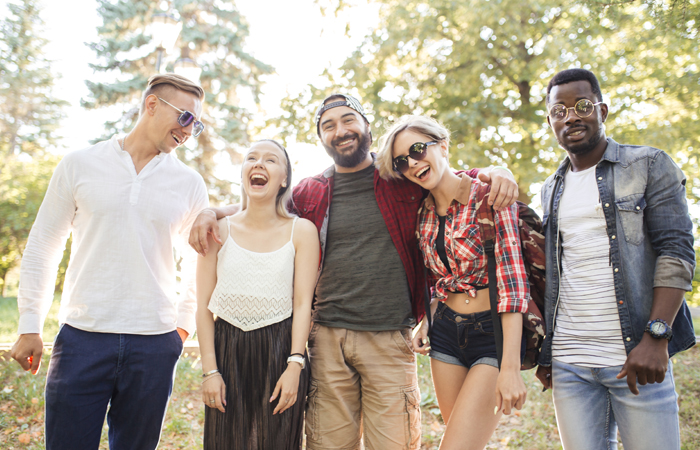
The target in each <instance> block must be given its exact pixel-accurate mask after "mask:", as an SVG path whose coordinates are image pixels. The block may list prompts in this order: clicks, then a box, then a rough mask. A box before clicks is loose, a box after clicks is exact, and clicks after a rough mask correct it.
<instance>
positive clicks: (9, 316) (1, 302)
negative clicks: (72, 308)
mask: <svg viewBox="0 0 700 450" xmlns="http://www.w3.org/2000/svg"><path fill="white" fill-rule="evenodd" d="M60 305H61V296H60V295H55V296H54V299H53V303H51V308H50V309H49V313H48V315H47V316H46V322H44V329H43V331H42V333H41V336H42V338H43V339H44V342H45V343H51V342H52V341H53V340H54V338H55V337H56V335H57V334H58V308H59V306H60ZM0 317H2V320H0V343H8V342H14V341H15V340H16V339H17V327H18V326H19V311H18V310H17V298H15V297H6V298H0Z"/></svg>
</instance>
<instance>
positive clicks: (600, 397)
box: [552, 359, 681, 450]
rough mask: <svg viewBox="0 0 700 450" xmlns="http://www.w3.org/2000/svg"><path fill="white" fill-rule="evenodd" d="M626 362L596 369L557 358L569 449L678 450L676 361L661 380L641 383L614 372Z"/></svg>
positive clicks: (562, 429)
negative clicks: (636, 390) (632, 385)
mask: <svg viewBox="0 0 700 450" xmlns="http://www.w3.org/2000/svg"><path fill="white" fill-rule="evenodd" d="M621 369H622V366H616V367H605V368H601V369H593V368H589V367H582V366H576V365H573V364H566V363H563V362H561V361H558V360H556V359H554V360H553V361H552V397H553V399H554V409H555V410H556V413H557V425H558V426H559V435H560V436H561V441H562V444H563V446H564V449H565V450H601V449H606V450H615V449H617V428H618V426H619V428H620V436H621V438H622V444H623V445H624V447H625V449H631V450H645V449H649V450H652V449H653V450H658V449H664V450H678V449H680V445H681V444H680V429H679V425H678V397H677V395H676V391H675V384H674V382H673V369H672V365H671V361H669V362H668V370H667V371H666V377H665V378H664V381H663V382H662V383H654V384H647V385H645V386H641V385H638V388H639V395H634V394H632V392H630V390H629V387H628V386H627V378H623V379H621V380H618V379H617V378H615V376H616V375H617V374H618V373H619V372H620V370H621Z"/></svg>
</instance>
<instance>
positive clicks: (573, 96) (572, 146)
mask: <svg viewBox="0 0 700 450" xmlns="http://www.w3.org/2000/svg"><path fill="white" fill-rule="evenodd" d="M581 99H588V100H590V101H591V102H592V103H597V102H598V101H599V100H598V98H597V96H596V95H595V94H594V93H593V91H592V89H591V85H590V83H589V82H588V81H585V80H581V81H573V82H571V83H566V84H560V85H557V86H554V87H552V89H551V90H550V92H549V103H548V105H547V107H548V109H551V108H552V106H553V105H557V104H560V105H564V106H565V107H567V108H570V107H573V106H574V105H575V104H576V102H578V101H579V100H581ZM607 117H608V106H607V105H606V104H605V103H601V104H600V105H597V106H594V110H593V113H592V114H591V115H590V116H588V117H584V118H581V117H579V116H578V115H576V113H575V112H574V110H573V109H570V110H569V114H568V117H567V118H566V119H565V120H564V121H555V120H552V119H551V118H550V117H549V115H548V116H547V123H548V124H549V126H550V127H552V131H554V135H555V136H556V138H557V141H558V142H559V145H561V147H562V148H563V149H564V150H566V151H567V152H568V153H569V155H570V156H571V157H572V158H573V157H574V156H578V157H583V156H585V155H589V154H594V155H595V156H597V155H598V153H600V157H602V154H603V152H605V148H606V147H607V141H606V140H605V132H604V130H603V123H604V122H605V120H606V119H607ZM598 159H600V158H598Z"/></svg>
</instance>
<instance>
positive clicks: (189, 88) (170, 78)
mask: <svg viewBox="0 0 700 450" xmlns="http://www.w3.org/2000/svg"><path fill="white" fill-rule="evenodd" d="M171 89H178V90H180V91H185V92H188V93H190V94H193V95H194V96H195V97H197V98H198V99H199V101H202V102H203V101H204V89H202V87H201V86H199V85H198V84H196V83H194V82H193V81H192V80H190V79H189V78H185V77H183V76H182V75H178V74H176V73H159V74H157V75H153V76H152V77H151V78H149V79H148V87H147V88H146V90H145V91H143V95H142V97H141V110H140V111H139V113H140V114H143V110H144V108H145V107H146V98H147V97H148V96H149V95H152V94H156V95H159V96H164V94H163V92H167V91H168V90H171Z"/></svg>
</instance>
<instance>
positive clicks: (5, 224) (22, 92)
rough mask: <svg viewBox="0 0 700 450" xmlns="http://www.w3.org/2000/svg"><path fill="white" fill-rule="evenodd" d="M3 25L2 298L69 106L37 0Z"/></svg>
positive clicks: (13, 8) (11, 7) (12, 12)
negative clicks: (60, 92) (57, 94)
mask: <svg viewBox="0 0 700 450" xmlns="http://www.w3.org/2000/svg"><path fill="white" fill-rule="evenodd" d="M7 9H8V12H9V14H7V15H4V14H3V18H2V19H1V20H0V104H2V108H0V158H1V159H2V163H1V165H0V284H1V285H2V286H1V288H0V295H4V293H5V278H6V275H7V272H8V271H9V270H10V269H11V268H12V267H14V266H15V265H16V264H17V263H18V262H19V259H20V257H21V254H22V251H23V250H24V245H25V244H26V241H27V237H28V235H29V230H30V229H31V226H32V223H33V222H34V218H35V217H36V213H37V211H38V210H39V206H40V205H41V201H42V199H43V197H44V193H45V192H46V187H47V185H48V182H49V179H50V178H51V173H52V172H53V169H54V167H55V166H56V163H57V161H58V160H57V158H55V157H53V156H51V155H49V154H47V153H46V151H45V150H46V148H47V147H48V146H52V145H55V143H56V139H57V135H56V130H57V129H58V126H59V125H60V120H61V118H62V117H63V113H62V111H61V108H62V107H63V106H65V105H66V104H67V103H66V102H64V101H62V100H57V99H55V98H53V97H52V95H51V91H52V89H53V86H54V76H53V75H52V73H51V70H50V61H49V60H47V59H46V57H45V55H44V49H43V48H44V45H45V44H46V40H45V39H44V38H42V37H41V35H40V33H39V32H40V30H41V29H42V27H43V22H42V21H41V18H40V17H39V6H38V2H37V1H35V0H21V1H16V2H11V3H7Z"/></svg>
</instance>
